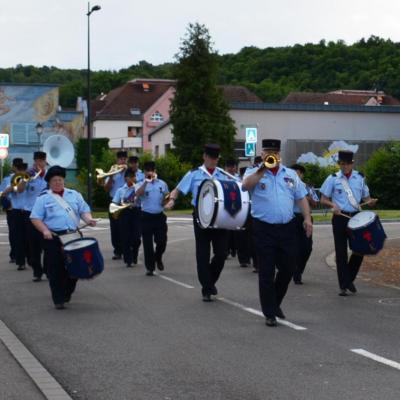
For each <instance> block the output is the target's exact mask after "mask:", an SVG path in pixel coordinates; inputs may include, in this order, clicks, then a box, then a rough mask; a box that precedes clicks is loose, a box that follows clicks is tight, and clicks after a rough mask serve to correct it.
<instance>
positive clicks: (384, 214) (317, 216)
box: [313, 210, 400, 222]
mask: <svg viewBox="0 0 400 400" xmlns="http://www.w3.org/2000/svg"><path fill="white" fill-rule="evenodd" d="M372 211H374V212H375V213H377V214H378V215H379V218H380V219H381V220H384V219H400V210H372ZM313 218H314V222H329V221H330V220H331V219H332V213H331V212H328V213H327V214H326V215H324V214H323V213H313Z"/></svg>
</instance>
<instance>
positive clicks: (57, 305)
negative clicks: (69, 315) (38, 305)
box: [54, 303, 65, 310]
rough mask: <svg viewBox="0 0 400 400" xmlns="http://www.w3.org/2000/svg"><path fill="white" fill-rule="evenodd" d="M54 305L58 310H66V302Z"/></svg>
mask: <svg viewBox="0 0 400 400" xmlns="http://www.w3.org/2000/svg"><path fill="white" fill-rule="evenodd" d="M54 307H55V309H56V310H64V309H65V306H64V303H59V304H55V305H54Z"/></svg>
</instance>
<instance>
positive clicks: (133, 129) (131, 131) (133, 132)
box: [128, 126, 141, 137]
mask: <svg viewBox="0 0 400 400" xmlns="http://www.w3.org/2000/svg"><path fill="white" fill-rule="evenodd" d="M140 136H141V134H140V128H139V127H137V126H128V137H140Z"/></svg>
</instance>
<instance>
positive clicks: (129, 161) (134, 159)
mask: <svg viewBox="0 0 400 400" xmlns="http://www.w3.org/2000/svg"><path fill="white" fill-rule="evenodd" d="M138 162H139V157H137V156H130V157H129V158H128V163H138Z"/></svg>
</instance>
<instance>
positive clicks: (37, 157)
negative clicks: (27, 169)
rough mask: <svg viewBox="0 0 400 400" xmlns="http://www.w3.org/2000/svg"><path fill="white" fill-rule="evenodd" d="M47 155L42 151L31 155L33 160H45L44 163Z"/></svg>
mask: <svg viewBox="0 0 400 400" xmlns="http://www.w3.org/2000/svg"><path fill="white" fill-rule="evenodd" d="M46 156H47V154H46V153H45V152H44V151H35V152H34V153H33V159H34V160H45V161H46Z"/></svg>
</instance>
